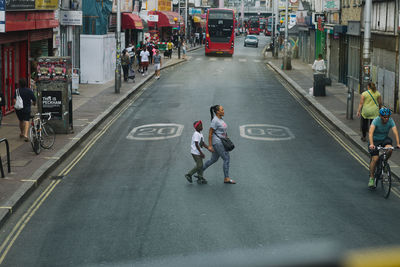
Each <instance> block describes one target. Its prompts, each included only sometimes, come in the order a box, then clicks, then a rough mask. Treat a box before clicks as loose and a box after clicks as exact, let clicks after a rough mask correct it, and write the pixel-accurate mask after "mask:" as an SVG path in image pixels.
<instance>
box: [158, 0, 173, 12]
mask: <svg viewBox="0 0 400 267" xmlns="http://www.w3.org/2000/svg"><path fill="white" fill-rule="evenodd" d="M171 3H172V1H171V0H158V10H159V11H171Z"/></svg>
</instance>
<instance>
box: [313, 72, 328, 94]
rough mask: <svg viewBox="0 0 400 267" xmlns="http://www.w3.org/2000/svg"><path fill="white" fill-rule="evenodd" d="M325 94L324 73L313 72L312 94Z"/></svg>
mask: <svg viewBox="0 0 400 267" xmlns="http://www.w3.org/2000/svg"><path fill="white" fill-rule="evenodd" d="M325 95H326V94H325V74H320V73H314V96H325Z"/></svg>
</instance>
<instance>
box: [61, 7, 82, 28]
mask: <svg viewBox="0 0 400 267" xmlns="http://www.w3.org/2000/svg"><path fill="white" fill-rule="evenodd" d="M60 24H61V25H78V26H81V25H82V11H64V10H62V11H60Z"/></svg>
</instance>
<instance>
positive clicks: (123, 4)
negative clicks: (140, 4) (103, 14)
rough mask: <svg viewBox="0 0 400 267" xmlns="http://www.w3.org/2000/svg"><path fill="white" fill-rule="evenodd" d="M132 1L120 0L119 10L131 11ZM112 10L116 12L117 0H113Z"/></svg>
mask: <svg viewBox="0 0 400 267" xmlns="http://www.w3.org/2000/svg"><path fill="white" fill-rule="evenodd" d="M132 11H133V1H132V0H121V12H132ZM112 12H114V13H117V0H113V7H112Z"/></svg>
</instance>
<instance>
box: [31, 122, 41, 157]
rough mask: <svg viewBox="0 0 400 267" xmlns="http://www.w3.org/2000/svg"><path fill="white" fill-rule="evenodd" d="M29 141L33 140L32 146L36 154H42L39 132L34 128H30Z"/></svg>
mask: <svg viewBox="0 0 400 267" xmlns="http://www.w3.org/2000/svg"><path fill="white" fill-rule="evenodd" d="M29 139H30V140H31V146H32V149H33V151H34V152H35V154H36V155H39V153H40V140H39V137H38V134H37V132H36V131H35V129H34V128H33V127H31V128H30V130H29Z"/></svg>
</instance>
